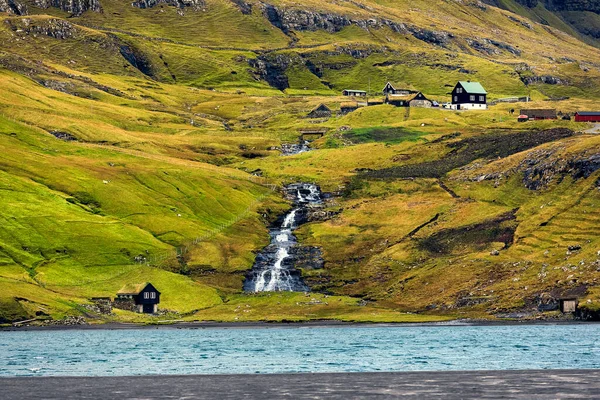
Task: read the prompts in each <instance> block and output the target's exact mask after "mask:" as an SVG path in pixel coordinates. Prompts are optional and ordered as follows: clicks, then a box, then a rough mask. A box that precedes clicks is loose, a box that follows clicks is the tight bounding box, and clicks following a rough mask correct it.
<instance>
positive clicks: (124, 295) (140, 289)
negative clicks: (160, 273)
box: [117, 282, 160, 314]
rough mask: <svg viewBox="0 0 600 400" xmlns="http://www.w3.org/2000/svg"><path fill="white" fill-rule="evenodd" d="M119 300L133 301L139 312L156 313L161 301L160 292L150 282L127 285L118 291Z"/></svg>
mask: <svg viewBox="0 0 600 400" xmlns="http://www.w3.org/2000/svg"><path fill="white" fill-rule="evenodd" d="M117 301H131V302H133V303H134V304H135V310H136V311H137V312H139V313H144V314H155V313H156V312H157V311H158V304H159V303H160V292H159V291H158V290H157V289H156V288H155V287H154V286H153V285H152V284H151V283H149V282H144V283H140V284H137V285H125V286H123V288H121V290H119V291H118V292H117Z"/></svg>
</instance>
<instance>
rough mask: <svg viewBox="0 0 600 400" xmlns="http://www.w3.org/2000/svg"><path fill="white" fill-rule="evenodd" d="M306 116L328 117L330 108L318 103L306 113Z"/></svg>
mask: <svg viewBox="0 0 600 400" xmlns="http://www.w3.org/2000/svg"><path fill="white" fill-rule="evenodd" d="M307 117H308V118H330V117H331V109H330V108H329V107H327V106H326V105H325V104H319V106H318V107H317V108H315V109H314V110H312V111H311V112H310V113H309V114H308V115H307Z"/></svg>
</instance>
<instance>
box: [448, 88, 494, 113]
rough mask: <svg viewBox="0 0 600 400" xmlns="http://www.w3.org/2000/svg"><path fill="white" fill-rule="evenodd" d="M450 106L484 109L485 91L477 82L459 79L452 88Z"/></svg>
mask: <svg viewBox="0 0 600 400" xmlns="http://www.w3.org/2000/svg"><path fill="white" fill-rule="evenodd" d="M452 108H455V109H457V110H486V109H487V92H486V90H485V89H484V88H483V86H482V85H481V83H479V82H471V81H460V82H458V83H457V84H456V86H455V87H454V89H453V90H452Z"/></svg>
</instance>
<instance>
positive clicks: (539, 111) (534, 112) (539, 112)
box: [521, 108, 556, 117]
mask: <svg viewBox="0 0 600 400" xmlns="http://www.w3.org/2000/svg"><path fill="white" fill-rule="evenodd" d="M521 114H524V115H528V116H530V117H531V116H548V117H556V110H554V109H550V108H547V109H544V108H531V109H529V108H524V109H522V110H521Z"/></svg>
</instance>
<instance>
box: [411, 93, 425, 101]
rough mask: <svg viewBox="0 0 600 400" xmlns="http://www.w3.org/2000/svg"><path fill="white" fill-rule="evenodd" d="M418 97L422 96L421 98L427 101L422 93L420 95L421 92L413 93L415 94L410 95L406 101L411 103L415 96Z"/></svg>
mask: <svg viewBox="0 0 600 400" xmlns="http://www.w3.org/2000/svg"><path fill="white" fill-rule="evenodd" d="M419 95H421V96H423V98H424V99H425V100H429V99H428V98H427V97H425V95H424V94H423V93H421V92H417V93H415V94H412V95H410V96H409V98H408V101H413V100H414V99H415V98H416V97H417V96H419Z"/></svg>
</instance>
